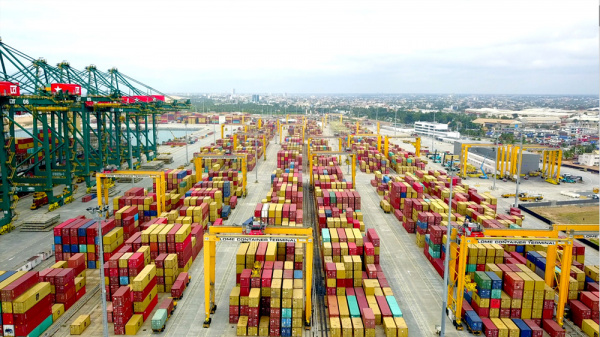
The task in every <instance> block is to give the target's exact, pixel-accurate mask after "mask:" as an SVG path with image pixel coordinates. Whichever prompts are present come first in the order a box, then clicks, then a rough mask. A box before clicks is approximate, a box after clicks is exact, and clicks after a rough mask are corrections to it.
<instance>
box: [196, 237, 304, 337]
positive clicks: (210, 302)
mask: <svg viewBox="0 0 600 337" xmlns="http://www.w3.org/2000/svg"><path fill="white" fill-rule="evenodd" d="M263 233H264V234H262V235H247V234H243V227H242V226H210V227H209V228H208V231H207V232H206V233H205V234H204V311H205V319H204V324H203V326H204V327H205V328H209V327H210V323H211V317H210V315H211V314H214V313H215V312H216V310H217V304H216V299H215V295H216V291H215V285H216V259H217V256H216V255H217V249H216V243H217V241H234V242H294V243H301V244H304V245H306V249H305V250H304V251H305V254H306V256H305V258H306V261H312V260H313V244H314V241H313V230H312V228H311V227H278V226H268V227H266V228H265V229H264V230H263ZM305 265H306V275H305V276H306V278H305V279H306V280H307V281H306V282H305V289H304V292H305V295H304V300H305V303H304V310H305V313H304V327H305V328H306V329H309V328H310V326H311V324H312V321H311V318H312V276H313V270H312V268H313V265H312V263H306V264H305Z"/></svg>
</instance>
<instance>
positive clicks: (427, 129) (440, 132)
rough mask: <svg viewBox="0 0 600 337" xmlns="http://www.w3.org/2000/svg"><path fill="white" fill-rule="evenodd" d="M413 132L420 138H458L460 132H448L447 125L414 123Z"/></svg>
mask: <svg viewBox="0 0 600 337" xmlns="http://www.w3.org/2000/svg"><path fill="white" fill-rule="evenodd" d="M415 132H416V133H417V134H419V135H421V136H429V137H431V136H432V135H433V136H435V138H438V139H442V138H454V139H458V138H460V132H456V131H450V130H449V129H448V124H442V123H431V122H415Z"/></svg>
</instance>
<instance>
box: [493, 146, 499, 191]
mask: <svg viewBox="0 0 600 337" xmlns="http://www.w3.org/2000/svg"><path fill="white" fill-rule="evenodd" d="M494 145H495V146H494V155H495V157H496V158H495V160H494V186H492V191H495V190H496V176H497V175H498V136H496V139H495V140H494Z"/></svg>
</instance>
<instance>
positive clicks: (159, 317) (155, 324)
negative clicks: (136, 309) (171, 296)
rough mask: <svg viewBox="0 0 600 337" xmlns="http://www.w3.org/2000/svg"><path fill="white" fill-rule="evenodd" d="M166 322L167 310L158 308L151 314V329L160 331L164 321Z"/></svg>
mask: <svg viewBox="0 0 600 337" xmlns="http://www.w3.org/2000/svg"><path fill="white" fill-rule="evenodd" d="M166 322H167V310H165V309H158V310H156V312H155V313H154V316H152V323H151V325H152V330H154V331H161V330H162V329H163V328H164V327H165V323H166Z"/></svg>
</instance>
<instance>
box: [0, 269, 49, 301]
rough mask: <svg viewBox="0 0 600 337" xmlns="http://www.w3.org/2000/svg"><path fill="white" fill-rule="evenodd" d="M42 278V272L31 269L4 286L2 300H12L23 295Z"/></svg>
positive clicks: (0, 293) (1, 292) (1, 293)
mask: <svg viewBox="0 0 600 337" xmlns="http://www.w3.org/2000/svg"><path fill="white" fill-rule="evenodd" d="M39 280H40V274H39V273H38V272H37V271H30V272H27V273H25V275H23V276H21V277H19V278H18V279H17V280H15V281H14V282H13V283H11V284H9V285H8V286H6V287H4V289H2V291H0V295H1V298H2V302H12V301H14V300H15V299H16V298H17V297H19V296H21V295H22V294H23V293H24V292H25V291H27V289H29V288H31V287H33V286H34V285H36V284H37V283H38V282H39Z"/></svg>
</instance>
